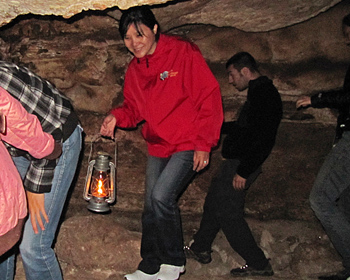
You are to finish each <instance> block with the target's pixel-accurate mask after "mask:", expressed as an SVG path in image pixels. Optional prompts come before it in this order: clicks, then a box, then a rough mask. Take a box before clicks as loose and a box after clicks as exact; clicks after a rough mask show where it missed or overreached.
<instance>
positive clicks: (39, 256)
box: [0, 126, 82, 280]
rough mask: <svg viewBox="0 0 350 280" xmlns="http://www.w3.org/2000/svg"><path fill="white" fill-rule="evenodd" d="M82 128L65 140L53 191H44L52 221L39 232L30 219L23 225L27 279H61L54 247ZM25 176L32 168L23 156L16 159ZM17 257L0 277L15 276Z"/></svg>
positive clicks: (6, 263) (4, 265)
mask: <svg viewBox="0 0 350 280" xmlns="http://www.w3.org/2000/svg"><path fill="white" fill-rule="evenodd" d="M81 132H82V129H81V127H80V126H78V127H77V128H76V129H75V130H74V132H73V133H72V135H71V136H70V137H69V138H68V139H67V140H66V141H64V143H63V146H62V155H61V157H60V159H59V161H58V164H57V166H56V168H55V173H54V178H53V181H52V188H51V192H49V193H45V210H46V213H47V215H48V218H49V223H46V222H45V220H43V222H44V227H45V230H44V231H42V230H41V229H40V227H38V230H39V233H38V234H35V233H34V231H33V227H32V224H31V222H30V219H28V220H27V221H26V223H25V226H24V231H23V239H22V241H21V243H20V247H19V248H20V253H21V257H22V261H23V266H24V269H25V274H26V279H27V280H50V279H51V280H60V279H63V278H62V272H61V269H60V266H59V263H58V260H57V258H56V255H55V252H54V250H53V249H52V245H53V240H54V238H55V234H56V230H57V227H58V223H59V220H60V216H61V213H62V210H63V206H64V204H65V201H66V197H67V193H68V190H69V188H70V185H71V183H72V180H73V178H74V175H75V171H76V168H77V164H78V160H79V154H80V151H81V144H82V135H81ZM13 160H14V162H15V165H16V167H17V169H18V171H19V173H20V174H21V176H22V178H23V177H24V175H25V174H26V171H27V169H28V167H29V161H28V160H27V159H26V158H24V157H16V158H13ZM14 262H15V256H14V255H12V256H10V257H9V258H8V259H6V260H4V261H3V262H2V263H1V264H0V279H1V280H12V279H14Z"/></svg>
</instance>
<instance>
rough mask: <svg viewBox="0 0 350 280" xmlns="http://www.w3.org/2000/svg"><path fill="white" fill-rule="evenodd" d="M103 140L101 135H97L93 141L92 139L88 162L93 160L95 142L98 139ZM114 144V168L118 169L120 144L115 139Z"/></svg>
mask: <svg viewBox="0 0 350 280" xmlns="http://www.w3.org/2000/svg"><path fill="white" fill-rule="evenodd" d="M100 138H102V136H101V134H100V133H98V134H95V135H94V136H93V137H92V139H91V145H90V153H89V158H88V162H90V160H91V156H92V150H93V144H94V143H95V142H97V140H98V139H100ZM113 142H114V144H115V145H114V166H115V168H117V157H118V143H117V141H115V139H113Z"/></svg>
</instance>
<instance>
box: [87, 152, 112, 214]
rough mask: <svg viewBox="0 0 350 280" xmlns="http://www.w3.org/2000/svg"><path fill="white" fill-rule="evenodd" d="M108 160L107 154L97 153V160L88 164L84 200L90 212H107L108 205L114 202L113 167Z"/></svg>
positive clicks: (108, 209)
mask: <svg viewBox="0 0 350 280" xmlns="http://www.w3.org/2000/svg"><path fill="white" fill-rule="evenodd" d="M109 160H110V156H109V155H108V154H107V153H105V152H98V153H97V158H96V159H94V160H92V161H90V162H89V166H88V171H87V175H86V179H85V188H84V199H85V200H86V201H88V202H89V204H88V206H87V208H88V209H89V210H90V211H93V212H98V213H105V212H109V211H110V208H109V204H111V203H113V202H114V201H115V195H116V191H115V165H114V164H113V163H112V162H110V161H109Z"/></svg>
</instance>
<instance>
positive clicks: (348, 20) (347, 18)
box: [342, 14, 350, 26]
mask: <svg viewBox="0 0 350 280" xmlns="http://www.w3.org/2000/svg"><path fill="white" fill-rule="evenodd" d="M342 23H343V25H346V26H350V14H348V15H347V16H345V17H344V18H343V22H342Z"/></svg>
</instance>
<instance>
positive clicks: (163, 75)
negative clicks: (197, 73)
mask: <svg viewBox="0 0 350 280" xmlns="http://www.w3.org/2000/svg"><path fill="white" fill-rule="evenodd" d="M177 73H179V72H177V71H174V70H170V71H164V72H163V73H160V79H161V80H162V81H164V80H165V79H167V78H172V77H175V76H176V75H177Z"/></svg>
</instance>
